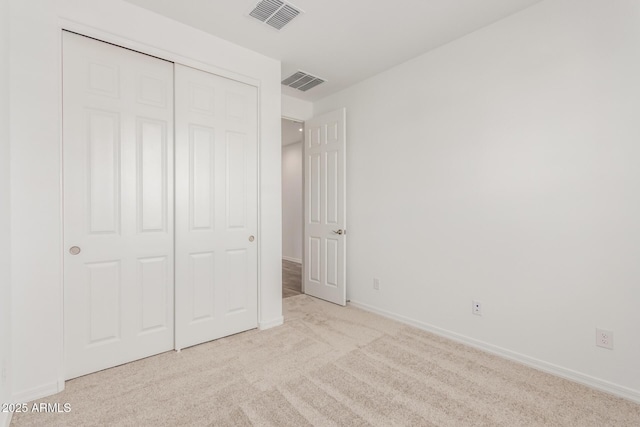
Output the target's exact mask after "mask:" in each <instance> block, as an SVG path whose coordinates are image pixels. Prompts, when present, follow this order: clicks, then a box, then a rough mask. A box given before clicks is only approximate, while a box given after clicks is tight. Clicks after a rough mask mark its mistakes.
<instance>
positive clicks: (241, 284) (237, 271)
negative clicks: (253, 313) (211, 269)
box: [225, 249, 250, 314]
mask: <svg viewBox="0 0 640 427" xmlns="http://www.w3.org/2000/svg"><path fill="white" fill-rule="evenodd" d="M226 261H227V262H226V265H227V268H228V269H229V276H228V277H229V281H228V282H227V283H226V292H225V293H226V298H227V304H226V311H227V312H226V314H235V313H239V312H241V311H244V310H246V309H247V305H248V304H247V303H248V298H249V292H248V289H249V287H250V286H249V283H247V279H248V276H247V267H248V265H247V263H248V262H249V256H248V254H247V250H246V249H234V250H228V251H227V259H226Z"/></svg>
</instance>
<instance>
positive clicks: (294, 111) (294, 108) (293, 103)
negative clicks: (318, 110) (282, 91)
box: [282, 95, 313, 121]
mask: <svg viewBox="0 0 640 427" xmlns="http://www.w3.org/2000/svg"><path fill="white" fill-rule="evenodd" d="M282 117H286V118H288V119H296V120H301V121H305V120H309V119H310V118H311V117H313V104H312V103H311V102H309V101H305V100H303V99H298V98H293V97H291V96H287V95H282Z"/></svg>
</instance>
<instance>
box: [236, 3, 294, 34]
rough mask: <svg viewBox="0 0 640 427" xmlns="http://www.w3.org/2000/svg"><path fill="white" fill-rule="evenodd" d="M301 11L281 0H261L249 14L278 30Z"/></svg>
mask: <svg viewBox="0 0 640 427" xmlns="http://www.w3.org/2000/svg"><path fill="white" fill-rule="evenodd" d="M301 13H302V10H300V9H299V8H297V7H295V6H293V5H292V4H290V3H286V2H283V1H281V0H262V1H260V2H258V4H256V7H255V8H254V9H253V10H252V11H251V12H249V15H250V16H253V17H254V18H256V19H257V20H258V21H260V22H264V23H265V24H267V25H270V26H272V27H273V28H275V29H276V30H280V29H282V27H284V26H285V25H287V24H288V23H289V22H291V20H292V19H293V18H295V17H296V16H298V15H300V14H301Z"/></svg>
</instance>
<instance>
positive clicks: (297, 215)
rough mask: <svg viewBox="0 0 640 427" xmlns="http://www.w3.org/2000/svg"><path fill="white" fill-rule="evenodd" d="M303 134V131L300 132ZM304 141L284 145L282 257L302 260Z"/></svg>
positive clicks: (297, 260)
mask: <svg viewBox="0 0 640 427" xmlns="http://www.w3.org/2000/svg"><path fill="white" fill-rule="evenodd" d="M300 135H301V136H302V132H301V133H300ZM302 231H303V226H302V141H300V142H296V143H294V144H289V145H285V146H283V147H282V258H284V259H287V260H289V261H295V262H299V263H301V262H302Z"/></svg>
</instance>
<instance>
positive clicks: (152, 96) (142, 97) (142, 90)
mask: <svg viewBox="0 0 640 427" xmlns="http://www.w3.org/2000/svg"><path fill="white" fill-rule="evenodd" d="M167 92H168V91H167V82H165V81H163V80H161V79H157V78H155V77H152V76H140V84H139V85H138V102H140V103H141V104H147V105H152V106H155V107H162V108H164V107H166V106H167Z"/></svg>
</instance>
